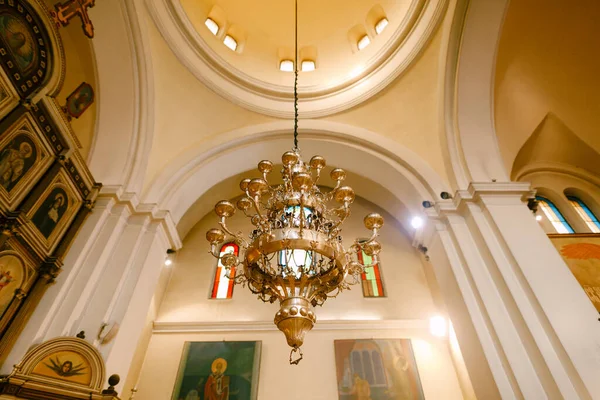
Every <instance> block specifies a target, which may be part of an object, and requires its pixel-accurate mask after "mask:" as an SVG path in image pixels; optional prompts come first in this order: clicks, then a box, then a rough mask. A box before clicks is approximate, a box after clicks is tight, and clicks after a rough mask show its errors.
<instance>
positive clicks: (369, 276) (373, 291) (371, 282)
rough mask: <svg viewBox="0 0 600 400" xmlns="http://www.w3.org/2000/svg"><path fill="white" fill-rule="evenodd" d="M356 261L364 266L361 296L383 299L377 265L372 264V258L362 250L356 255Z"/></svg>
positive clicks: (381, 283) (381, 282) (383, 294)
mask: <svg viewBox="0 0 600 400" xmlns="http://www.w3.org/2000/svg"><path fill="white" fill-rule="evenodd" d="M358 261H359V262H360V263H361V264H363V265H364V266H365V272H363V274H362V290H363V296H364V297H384V296H385V293H384V291H383V281H382V280H381V273H380V271H379V263H377V264H373V258H372V257H371V256H369V255H367V254H366V253H365V252H364V251H362V250H361V251H359V253H358Z"/></svg>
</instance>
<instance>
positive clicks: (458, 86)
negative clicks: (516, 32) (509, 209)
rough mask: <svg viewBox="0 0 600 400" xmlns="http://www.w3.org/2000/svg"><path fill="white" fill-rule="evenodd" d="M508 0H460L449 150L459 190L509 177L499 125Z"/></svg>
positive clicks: (449, 72) (451, 60)
mask: <svg viewBox="0 0 600 400" xmlns="http://www.w3.org/2000/svg"><path fill="white" fill-rule="evenodd" d="M507 7H508V0H497V1H488V0H459V1H458V3H457V6H456V9H455V14H454V19H453V22H452V27H451V30H450V37H449V50H448V55H447V59H446V84H445V86H446V87H445V90H446V96H445V119H446V135H447V144H448V151H449V155H450V159H451V163H452V169H453V170H454V177H455V180H456V184H457V185H458V188H459V189H466V187H467V186H468V184H469V183H470V182H489V181H491V180H492V179H495V180H497V181H500V182H502V181H505V182H506V181H509V180H510V179H509V176H508V173H507V171H506V168H505V167H504V163H503V162H502V158H501V155H500V149H499V147H498V141H497V138H496V132H495V124H494V103H493V90H494V78H495V69H496V54H497V49H498V42H499V39H500V34H501V31H502V23H503V21H504V14H505V11H506V9H507Z"/></svg>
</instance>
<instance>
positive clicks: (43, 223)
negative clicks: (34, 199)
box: [31, 188, 67, 238]
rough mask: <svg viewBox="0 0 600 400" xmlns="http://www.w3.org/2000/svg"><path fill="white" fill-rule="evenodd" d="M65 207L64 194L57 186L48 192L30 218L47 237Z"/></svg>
mask: <svg viewBox="0 0 600 400" xmlns="http://www.w3.org/2000/svg"><path fill="white" fill-rule="evenodd" d="M66 209H67V201H66V194H65V192H64V191H63V190H62V189H60V188H57V189H54V190H53V191H52V192H51V193H50V195H49V196H48V198H46V200H45V201H44V203H43V204H42V205H41V206H40V208H39V209H38V210H37V211H36V213H35V214H34V216H33V218H32V219H31V220H32V221H33V223H34V225H35V226H36V227H37V228H38V229H39V231H40V232H41V233H42V234H43V235H44V236H45V237H46V238H48V237H50V235H51V234H52V231H53V230H54V228H55V227H56V225H57V224H58V221H59V220H60V218H61V217H62V216H63V214H64V213H65V211H66Z"/></svg>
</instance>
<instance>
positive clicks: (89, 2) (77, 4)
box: [51, 0, 96, 39]
mask: <svg viewBox="0 0 600 400" xmlns="http://www.w3.org/2000/svg"><path fill="white" fill-rule="evenodd" d="M94 5H96V0H67V1H65V2H63V3H57V4H55V5H54V11H52V12H51V14H52V18H54V22H55V23H56V26H58V27H61V26H67V25H69V22H70V21H71V19H73V18H75V17H76V16H79V18H80V19H81V27H82V28H83V32H84V33H85V35H86V36H87V37H89V38H90V39H91V38H93V37H94V25H92V20H91V19H90V16H89V15H88V8H92V7H94Z"/></svg>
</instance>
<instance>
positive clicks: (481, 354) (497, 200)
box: [425, 183, 600, 399]
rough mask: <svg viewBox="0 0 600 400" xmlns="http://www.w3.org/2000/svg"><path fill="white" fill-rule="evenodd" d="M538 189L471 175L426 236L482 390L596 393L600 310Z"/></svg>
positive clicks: (434, 213)
mask: <svg viewBox="0 0 600 400" xmlns="http://www.w3.org/2000/svg"><path fill="white" fill-rule="evenodd" d="M532 195H533V193H532V192H531V191H530V188H529V184H528V183H472V184H471V185H470V186H469V188H468V190H465V191H459V192H457V194H456V195H455V197H454V199H453V200H452V201H447V202H440V203H438V204H436V207H435V210H434V209H429V211H430V219H431V220H432V222H433V223H432V224H430V225H431V227H430V232H429V236H428V238H427V240H426V243H425V245H426V247H427V248H428V254H429V256H430V257H431V260H432V264H433V266H434V271H435V274H436V278H437V280H438V282H439V283H440V287H441V290H442V292H443V293H444V297H445V299H446V301H447V306H448V312H449V315H450V318H451V319H452V321H453V323H454V327H455V330H456V334H457V337H458V341H459V344H460V347H461V350H462V352H463V355H464V359H465V364H466V366H467V369H468V371H469V375H470V377H471V381H472V382H473V387H474V389H475V392H476V394H477V397H478V398H485V399H492V398H503V399H513V398H515V399H518V398H526V399H530V398H531V399H533V398H535V399H538V398H540V399H541V398H548V399H562V398H568V399H597V398H600V380H598V376H600V323H599V322H598V314H597V312H596V310H595V308H594V307H593V305H592V304H591V302H590V301H589V300H588V298H587V297H586V295H585V293H584V291H583V289H582V288H581V287H580V286H579V284H578V283H577V281H576V280H575V278H574V276H573V275H572V273H571V272H570V270H569V268H568V267H567V265H566V264H565V262H564V261H563V260H562V258H561V256H560V255H559V254H558V252H557V251H556V249H555V248H554V246H553V245H552V243H551V242H550V240H549V239H548V237H547V235H546V234H545V233H544V231H543V230H542V229H541V227H540V226H539V224H538V223H537V221H536V220H535V218H534V216H533V215H532V213H531V211H530V210H529V209H528V208H527V206H526V199H527V198H528V197H531V196H532ZM491 382H493V383H495V385H489V384H488V383H491ZM494 387H495V388H496V389H497V391H495V390H493V388H494Z"/></svg>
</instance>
